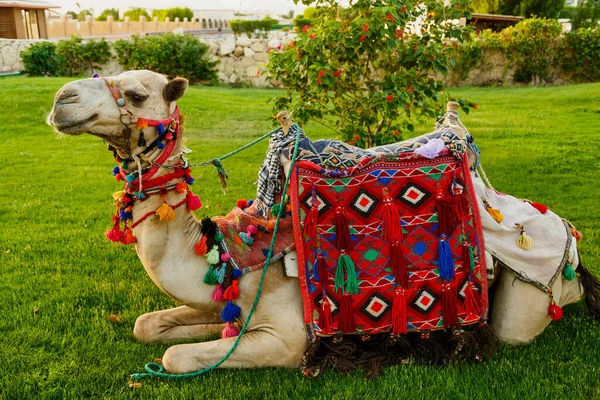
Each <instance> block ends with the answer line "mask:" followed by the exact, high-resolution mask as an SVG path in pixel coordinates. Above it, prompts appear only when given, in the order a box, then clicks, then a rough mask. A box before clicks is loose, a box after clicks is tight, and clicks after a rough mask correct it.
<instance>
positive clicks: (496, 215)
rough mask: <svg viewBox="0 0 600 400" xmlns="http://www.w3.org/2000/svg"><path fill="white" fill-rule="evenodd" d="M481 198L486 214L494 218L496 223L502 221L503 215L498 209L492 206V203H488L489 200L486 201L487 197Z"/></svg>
mask: <svg viewBox="0 0 600 400" xmlns="http://www.w3.org/2000/svg"><path fill="white" fill-rule="evenodd" d="M482 200H483V204H485V210H486V211H487V212H488V214H490V215H491V217H492V218H493V219H494V221H496V222H497V223H500V222H502V221H504V215H502V213H501V212H500V210H498V209H497V208H494V207H492V205H491V204H490V202H489V201H487V199H482Z"/></svg>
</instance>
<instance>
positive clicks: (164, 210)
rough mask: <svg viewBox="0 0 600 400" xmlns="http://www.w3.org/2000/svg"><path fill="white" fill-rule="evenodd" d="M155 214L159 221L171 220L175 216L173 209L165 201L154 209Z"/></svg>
mask: <svg viewBox="0 0 600 400" xmlns="http://www.w3.org/2000/svg"><path fill="white" fill-rule="evenodd" d="M156 215H158V218H159V219H160V220H161V221H172V220H173V219H174V218H175V211H174V210H173V208H172V207H171V206H170V205H168V204H167V203H166V202H164V203H162V205H161V206H160V207H159V208H158V210H156Z"/></svg>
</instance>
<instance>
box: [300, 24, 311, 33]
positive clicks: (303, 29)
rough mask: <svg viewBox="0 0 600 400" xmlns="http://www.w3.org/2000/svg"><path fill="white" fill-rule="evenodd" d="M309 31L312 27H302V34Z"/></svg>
mask: <svg viewBox="0 0 600 400" xmlns="http://www.w3.org/2000/svg"><path fill="white" fill-rule="evenodd" d="M309 29H310V25H304V26H303V27H302V32H306V31H308V30H309Z"/></svg>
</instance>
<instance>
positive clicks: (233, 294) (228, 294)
mask: <svg viewBox="0 0 600 400" xmlns="http://www.w3.org/2000/svg"><path fill="white" fill-rule="evenodd" d="M238 297H240V287H239V286H238V281H237V279H235V280H233V281H232V282H231V286H229V287H228V288H227V289H225V293H223V298H224V299H225V300H235V299H237V298H238Z"/></svg>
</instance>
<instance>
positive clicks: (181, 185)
mask: <svg viewBox="0 0 600 400" xmlns="http://www.w3.org/2000/svg"><path fill="white" fill-rule="evenodd" d="M187 190H188V185H187V183H185V182H184V181H181V182H179V183H178V184H177V185H175V191H176V192H177V193H185V192H186V191H187Z"/></svg>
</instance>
